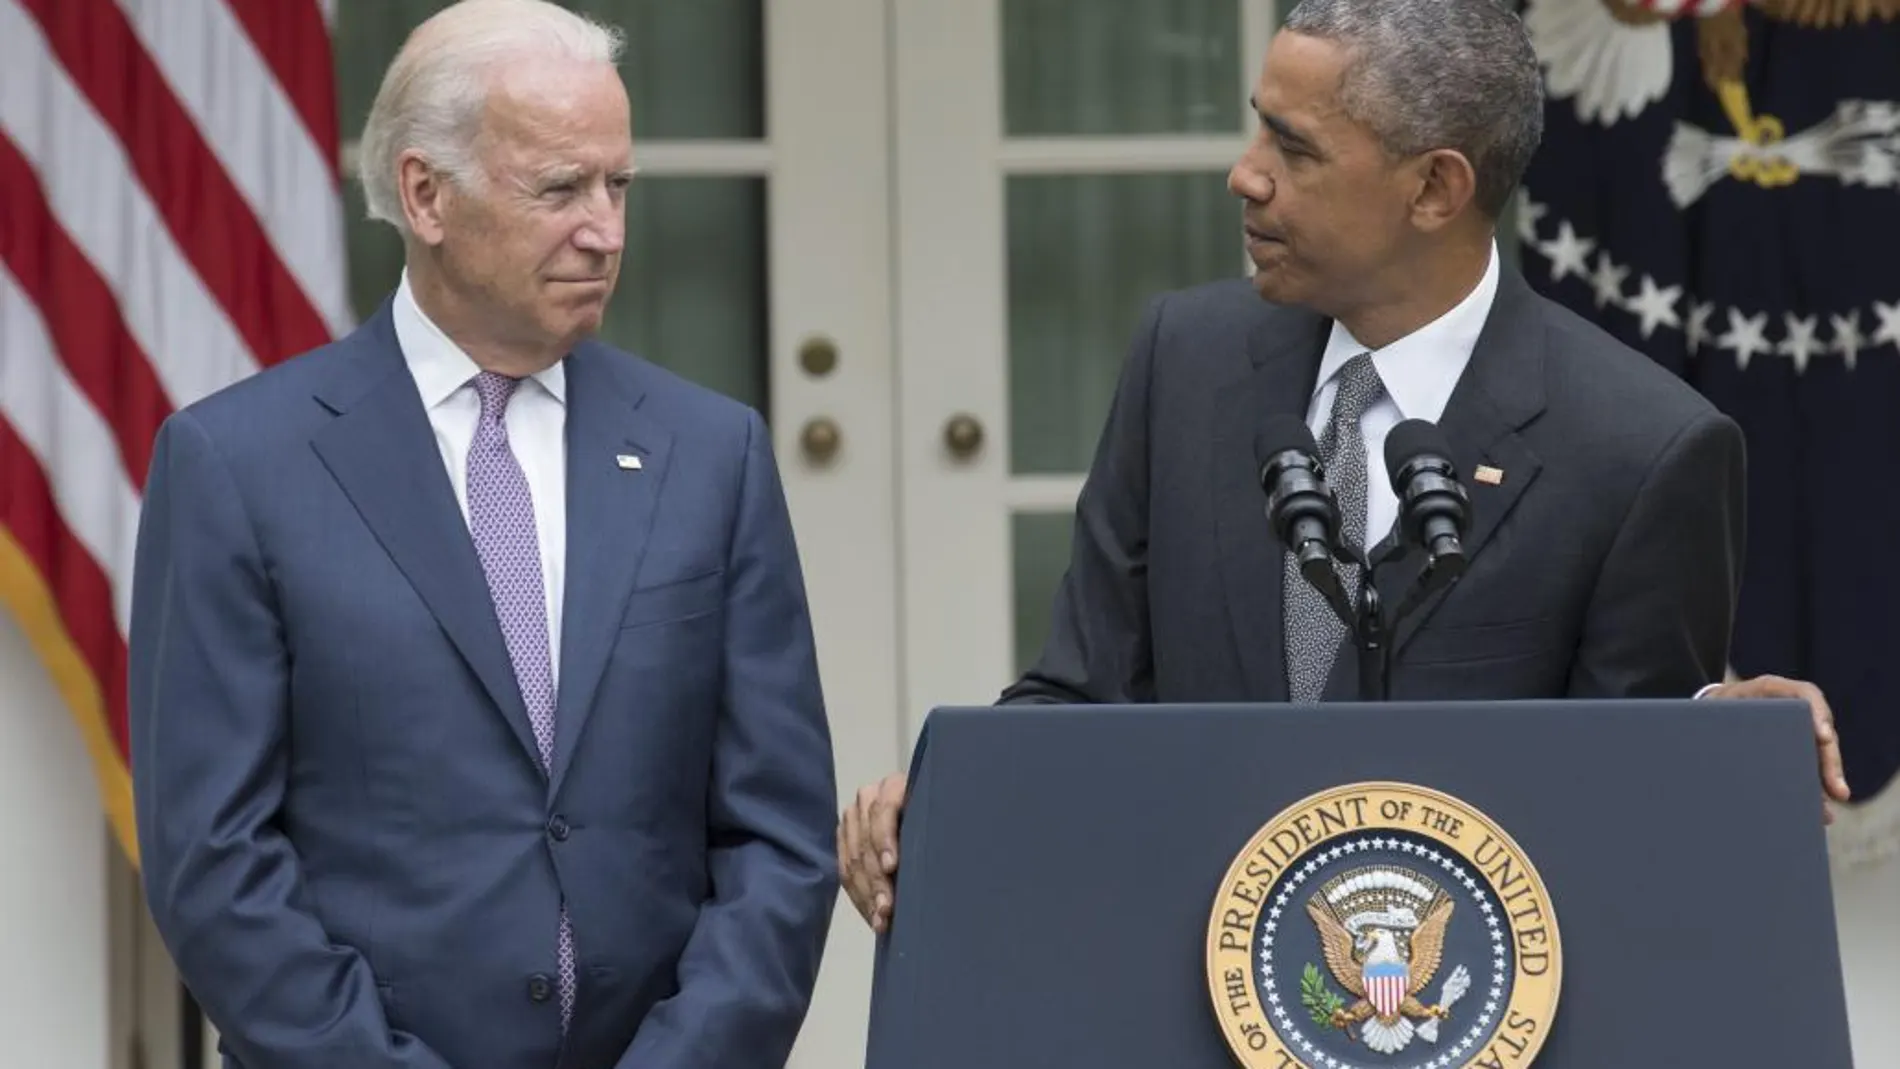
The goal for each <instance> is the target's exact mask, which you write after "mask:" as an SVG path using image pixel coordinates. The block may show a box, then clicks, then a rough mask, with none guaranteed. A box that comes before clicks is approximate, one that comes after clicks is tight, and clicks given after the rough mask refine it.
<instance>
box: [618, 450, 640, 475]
mask: <svg viewBox="0 0 1900 1069" xmlns="http://www.w3.org/2000/svg"><path fill="white" fill-rule="evenodd" d="M614 463H615V464H618V465H620V470H621V471H639V470H640V458H639V457H636V456H634V455H633V454H631V453H621V454H620V455H618V456H616V457H614Z"/></svg>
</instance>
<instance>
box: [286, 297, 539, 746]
mask: <svg viewBox="0 0 1900 1069" xmlns="http://www.w3.org/2000/svg"><path fill="white" fill-rule="evenodd" d="M360 336H361V337H362V339H363V344H362V347H361V349H360V351H359V355H358V357H357V359H356V360H355V361H354V362H353V363H352V364H350V365H348V366H347V369H346V370H345V371H344V372H343V373H342V374H340V375H339V376H338V378H337V379H336V380H335V381H333V382H332V383H330V384H328V385H326V387H325V388H324V389H323V390H322V391H320V392H319V393H318V395H317V400H318V401H319V402H320V403H321V404H323V405H324V406H325V407H326V408H328V409H329V410H330V411H331V412H333V413H335V414H336V419H335V420H333V421H332V422H331V423H330V424H329V425H328V426H326V427H324V428H323V429H322V430H321V431H319V432H318V433H317V435H316V436H315V437H314V438H313V440H312V443H311V444H312V446H313V447H314V448H315V450H316V452H317V455H318V457H320V458H321V459H322V461H323V463H324V465H325V466H326V467H327V468H329V470H330V474H331V476H332V477H334V478H335V479H336V481H337V483H338V485H340V486H341V487H342V488H343V492H344V494H346V495H347V496H348V497H349V499H350V502H351V503H352V504H354V505H355V506H356V510H357V512H358V513H359V514H361V516H362V517H363V522H364V523H365V524H367V525H368V526H369V529H370V531H371V532H372V533H374V534H375V536H376V539H377V540H378V541H379V542H380V543H381V544H382V546H383V549H384V550H385V551H386V552H387V553H388V554H389V556H390V558H391V559H392V560H394V561H395V563H396V567H397V568H399V569H401V570H402V573H403V575H404V576H406V577H407V578H408V580H409V583H410V585H411V586H413V587H414V588H415V590H416V593H417V594H418V595H420V596H421V598H422V601H423V603H424V604H425V605H427V606H428V608H429V611H430V612H431V613H433V614H434V615H435V618H436V620H437V621H438V622H439V623H440V624H441V625H442V630H443V631H444V632H445V633H446V634H447V635H448V637H449V641H450V642H452V643H454V645H455V648H456V650H457V651H459V652H460V653H461V655H462V659H463V660H464V661H465V662H467V664H468V666H469V669H470V670H471V671H472V672H474V674H475V677H476V678H477V679H479V680H480V681H481V684H482V689H484V690H486V691H487V692H488V696H489V698H490V699H491V700H493V701H494V703H495V705H496V707H498V708H499V709H500V710H501V713H502V715H503V716H504V717H505V718H506V719H507V721H508V725H509V726H510V727H511V728H513V729H514V733H515V738H516V739H517V740H519V741H520V743H521V747H522V751H523V752H524V753H525V754H526V755H527V756H528V757H529V758H530V759H531V763H532V764H533V765H534V766H535V767H536V768H539V767H540V765H541V760H540V749H539V748H538V747H537V746H536V745H535V741H534V730H533V728H532V727H531V726H530V725H529V723H528V710H527V706H526V705H525V704H524V703H523V701H522V698H521V689H520V687H518V686H517V685H516V684H515V676H514V671H513V669H512V667H511V664H510V662H509V659H508V648H507V646H506V645H505V644H504V643H503V641H502V637H501V625H500V624H499V622H497V620H496V618H495V606H494V602H493V600H492V599H491V598H490V596H489V593H488V581H487V579H486V577H485V576H484V575H483V574H482V566H481V561H480V559H479V558H478V557H476V555H475V544H474V542H473V540H471V539H470V538H469V533H468V525H467V523H466V521H464V520H463V518H462V511H461V507H460V506H459V505H457V504H456V501H455V490H454V487H453V486H451V485H450V483H449V479H448V474H447V473H446V472H445V471H444V470H443V468H442V455H441V452H440V450H439V449H438V448H437V446H436V442H435V433H434V431H433V430H432V429H431V427H430V424H429V416H428V413H427V412H426V411H425V410H424V409H423V407H422V398H421V396H420V395H419V394H418V393H417V392H416V385H415V380H414V379H412V378H411V377H410V375H409V373H408V368H407V367H406V365H405V364H404V363H403V356H402V350H401V348H400V347H398V345H397V343H396V335H395V330H394V327H393V325H392V322H391V319H390V313H389V305H388V304H387V303H385V304H384V306H383V308H382V310H381V311H379V312H378V313H377V314H376V316H375V318H373V319H372V320H371V321H370V322H369V323H367V324H365V326H364V331H363V334H362V335H360Z"/></svg>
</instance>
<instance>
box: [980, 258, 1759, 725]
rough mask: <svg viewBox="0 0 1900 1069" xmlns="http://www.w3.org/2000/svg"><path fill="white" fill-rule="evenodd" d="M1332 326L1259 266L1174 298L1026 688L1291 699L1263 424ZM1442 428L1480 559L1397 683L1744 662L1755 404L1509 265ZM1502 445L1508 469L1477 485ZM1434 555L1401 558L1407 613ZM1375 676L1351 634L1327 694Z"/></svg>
mask: <svg viewBox="0 0 1900 1069" xmlns="http://www.w3.org/2000/svg"><path fill="white" fill-rule="evenodd" d="M1330 329H1331V322H1330V321H1329V320H1327V319H1325V318H1323V317H1320V316H1318V315H1315V314H1313V313H1311V312H1307V311H1304V310H1300V309H1294V308H1288V307H1281V306H1276V305H1273V304H1269V303H1267V302H1266V301H1264V300H1262V299H1261V298H1260V297H1259V295H1258V294H1256V293H1255V292H1254V290H1253V289H1252V287H1251V284H1250V283H1249V282H1247V281H1245V280H1236V281H1231V282H1222V283H1217V284H1213V285H1209V286H1204V287H1200V288H1198V289H1193V290H1188V291H1185V292H1181V293H1176V294H1172V295H1169V296H1166V297H1164V298H1161V299H1159V300H1157V301H1156V302H1155V303H1154V304H1153V305H1151V306H1150V308H1149V309H1148V312H1147V315H1146V317H1145V319H1144V321H1143V323H1142V326H1141V328H1140V330H1139V332H1138V334H1137V337H1136V340H1135V343H1134V345H1133V347H1132V350H1131V352H1130V354H1129V357H1128V359H1127V363H1126V366H1125V368H1124V370H1123V374H1122V379H1121V382H1120V385H1119V387H1118V390H1117V393H1116V397H1115V401H1114V404H1113V406H1112V408H1111V410H1110V413H1109V417H1108V422H1107V426H1106V428H1105V430H1104V432H1103V435H1102V438H1101V443H1100V445H1099V447H1098V449H1097V452H1096V455H1095V459H1094V463H1093V465H1092V467H1091V469H1090V471H1089V474H1088V479H1087V482H1086V484H1085V486H1084V488H1083V491H1082V495H1081V498H1080V501H1079V502H1078V505H1077V512H1076V524H1075V535H1074V543H1073V551H1072V559H1071V563H1070V566H1069V570H1068V572H1067V574H1066V575H1065V576H1064V578H1063V580H1062V583H1061V586H1060V589H1059V591H1058V593H1057V596H1056V605H1055V613H1054V621H1053V625H1052V628H1051V633H1050V635H1049V639H1048V642H1047V645H1046V646H1045V647H1044V649H1043V652H1042V656H1041V658H1040V660H1039V661H1038V662H1037V663H1036V665H1035V666H1034V667H1033V668H1032V669H1031V670H1030V671H1029V672H1028V673H1027V674H1026V675H1025V676H1024V677H1023V679H1021V680H1020V681H1018V682H1017V683H1016V684H1015V685H1013V686H1011V687H1010V688H1009V689H1008V690H1006V691H1005V692H1004V694H1003V700H1004V701H1045V702H1107V703H1131V702H1154V701H1161V702H1219V701H1246V702H1262V701H1264V702H1275V701H1285V700H1286V699H1287V681H1286V666H1285V655H1284V652H1283V648H1284V643H1283V635H1282V630H1283V627H1282V608H1281V596H1282V589H1281V588H1282V581H1281V576H1282V561H1283V557H1284V553H1285V549H1284V547H1283V546H1282V545H1281V543H1280V542H1279V541H1278V540H1277V539H1276V538H1275V536H1274V533H1273V530H1272V528H1271V526H1270V525H1269V524H1268V521H1267V519H1266V514H1265V506H1266V496H1265V494H1264V492H1263V491H1262V490H1261V488H1260V486H1259V483H1258V481H1257V478H1256V473H1257V471H1258V466H1257V464H1256V462H1255V459H1254V454H1253V434H1254V429H1255V428H1256V427H1257V426H1258V425H1259V423H1260V421H1261V420H1262V419H1263V418H1265V417H1266V416H1268V415H1269V414H1271V413H1276V412H1280V413H1291V414H1294V415H1298V416H1302V417H1303V416H1304V414H1305V412H1306V409H1307V406H1308V404H1309V402H1310V400H1311V398H1312V395H1313V390H1314V386H1315V383H1314V380H1315V378H1316V377H1317V374H1318V370H1319V362H1320V355H1321V352H1322V350H1323V348H1324V346H1325V343H1326V338H1327V335H1328V333H1329V331H1330ZM1439 426H1440V428H1441V429H1442V430H1443V431H1444V433H1445V436H1446V438H1447V439H1448V440H1449V442H1450V444H1451V448H1452V453H1453V457H1452V459H1453V460H1454V461H1455V462H1456V464H1457V467H1458V472H1459V475H1460V477H1461V478H1462V480H1463V481H1464V483H1465V485H1466V487H1467V490H1468V491H1469V493H1470V496H1471V510H1472V515H1473V519H1472V525H1471V531H1470V534H1469V536H1468V537H1467V538H1466V539H1465V543H1464V544H1465V548H1466V552H1467V553H1468V554H1469V555H1470V567H1469V570H1468V571H1467V572H1466V574H1465V575H1464V577H1463V578H1462V580H1461V581H1459V582H1458V583H1457V584H1456V585H1454V586H1452V587H1451V588H1450V589H1449V590H1447V591H1445V592H1441V593H1440V594H1437V595H1435V596H1434V597H1433V598H1432V599H1431V600H1430V601H1428V602H1426V603H1425V604H1424V606H1423V607H1422V608H1421V609H1420V611H1418V612H1417V613H1415V614H1413V615H1412V616H1411V617H1409V618H1408V619H1407V621H1406V622H1405V623H1404V624H1403V625H1402V626H1401V627H1400V628H1399V629H1398V631H1397V632H1396V634H1395V635H1394V636H1393V665H1392V675H1391V691H1390V696H1391V697H1392V698H1393V699H1395V700H1445V699H1453V700H1456V699H1479V700H1488V699H1535V698H1560V697H1565V696H1577V697H1611V698H1614V697H1688V696H1690V695H1692V694H1693V693H1695V691H1696V690H1697V688H1699V687H1701V686H1702V685H1703V684H1705V683H1710V682H1714V681H1716V680H1719V679H1721V678H1722V672H1723V667H1724V665H1725V663H1726V659H1727V652H1728V641H1729V627H1730V623H1731V620H1732V618H1733V616H1734V612H1735V604H1736V599H1737V596H1738V588H1739V585H1740V578H1741V563H1742V538H1743V519H1744V511H1743V451H1744V450H1743V439H1742V433H1741V430H1740V428H1739V427H1738V426H1737V425H1736V424H1735V422H1734V421H1732V420H1730V419H1728V418H1727V417H1725V416H1723V415H1722V414H1720V413H1719V412H1717V411H1716V410H1715V409H1714V408H1713V407H1712V406H1711V405H1710V404H1709V403H1708V402H1707V401H1706V400H1704V399H1703V398H1702V397H1701V396H1699V395H1698V394H1696V393H1695V392H1694V391H1693V390H1692V389H1691V388H1690V387H1688V386H1687V385H1685V384H1684V383H1683V382H1682V381H1681V380H1679V379H1678V378H1676V377H1674V376H1672V375H1670V374H1669V373H1667V372H1666V371H1664V370H1662V369H1661V368H1659V367H1658V366H1656V365H1655V364H1654V363H1652V362H1651V361H1649V360H1647V359H1646V358H1644V357H1643V356H1642V355H1641V354H1639V353H1636V352H1635V351H1633V350H1631V349H1629V348H1628V347H1627V346H1624V345H1622V344H1620V343H1618V342H1616V341H1614V340H1613V339H1611V338H1610V337H1609V336H1607V335H1606V334H1604V333H1603V332H1601V331H1599V330H1598V329H1596V328H1595V327H1593V326H1591V325H1590V324H1589V323H1587V322H1586V321H1584V320H1582V319H1581V318H1579V317H1577V316H1576V315H1574V314H1572V313H1570V312H1569V311H1567V310H1565V309H1563V308H1561V307H1559V306H1558V305H1556V304H1554V303H1552V302H1551V301H1548V300H1546V299H1544V298H1543V297H1541V296H1539V295H1537V294H1536V293H1535V292H1533V291H1532V290H1531V289H1530V287H1529V286H1528V285H1527V284H1526V283H1525V282H1524V280H1523V279H1522V277H1521V276H1519V275H1518V274H1517V273H1516V272H1515V271H1513V270H1511V269H1509V268H1508V267H1507V268H1505V269H1504V270H1503V272H1502V276H1501V278H1500V281H1499V286H1498V292H1497V297H1496V300H1495V302H1494V304H1493V305H1492V310H1491V313H1490V316H1489V318H1488V319H1487V321H1486V323H1485V326H1484V330H1483V333H1482V334H1481V335H1480V336H1479V338H1478V342H1477V345H1476V347H1475V349H1474V350H1473V352H1472V356H1471V361H1470V364H1469V365H1468V366H1467V368H1466V370H1465V373H1464V375H1463V377H1462V378H1461V379H1460V380H1459V382H1458V385H1457V388H1456V390H1455V391H1454V392H1453V394H1452V396H1451V400H1450V403H1449V404H1448V405H1447V406H1446V409H1445V414H1444V417H1443V418H1442V420H1440V422H1439ZM1369 459H1370V460H1371V467H1372V471H1373V473H1374V474H1373V477H1374V478H1380V477H1383V471H1384V462H1383V458H1380V457H1372V458H1369ZM1481 463H1482V464H1488V465H1491V466H1493V467H1496V468H1500V469H1502V470H1503V472H1504V477H1503V480H1502V481H1501V483H1500V484H1499V485H1495V486H1492V485H1486V484H1482V483H1477V482H1474V481H1473V480H1472V477H1471V476H1472V472H1473V470H1474V468H1475V467H1476V466H1477V465H1478V464H1481ZM1409 559H1410V561H1411V562H1412V563H1411V566H1410V567H1406V568H1397V569H1389V570H1388V571H1386V572H1382V573H1381V576H1380V581H1379V584H1378V586H1379V589H1380V593H1381V594H1383V595H1384V596H1385V599H1386V603H1387V604H1388V605H1392V604H1395V603H1396V602H1397V601H1398V600H1399V599H1400V597H1401V596H1402V594H1403V592H1404V590H1405V588H1406V587H1407V586H1409V584H1410V582H1411V577H1412V575H1413V574H1415V571H1416V568H1417V565H1418V562H1419V554H1417V553H1416V552H1415V553H1413V554H1412V555H1411V557H1410V558H1409ZM1357 694H1358V657H1357V654H1356V651H1355V650H1354V649H1353V645H1352V643H1351V641H1350V640H1348V641H1347V642H1345V643H1344V644H1343V645H1342V648H1341V651H1340V653H1339V655H1338V656H1337V657H1336V658H1335V660H1334V663H1333V672H1332V675H1331V677H1330V681H1329V683H1328V685H1327V689H1326V692H1325V694H1324V696H1323V697H1324V700H1328V701H1336V700H1350V699H1352V698H1354V697H1355V696H1356V695H1357Z"/></svg>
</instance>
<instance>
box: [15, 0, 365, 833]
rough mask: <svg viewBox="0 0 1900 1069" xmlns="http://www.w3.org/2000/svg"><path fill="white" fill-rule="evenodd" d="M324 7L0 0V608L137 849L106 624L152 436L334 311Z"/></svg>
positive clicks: (122, 655)
mask: <svg viewBox="0 0 1900 1069" xmlns="http://www.w3.org/2000/svg"><path fill="white" fill-rule="evenodd" d="M333 6H334V0H0V604H4V605H5V607H6V608H7V609H8V610H10V611H11V612H12V613H13V614H14V615H15V616H16V617H17V618H18V619H19V621H20V623H21V625H22V627H23V629H24V631H25V633H26V635H27V638H28V641H29V642H30V643H31V644H32V646H33V648H34V650H35V652H36V653H37V654H38V656H39V657H40V658H41V659H43V660H44V661H45V663H46V666H47V669H48V671H49V673H50V674H51V676H52V678H53V680H54V682H55V683H56V685H57V687H58V689H59V692H60V694H61V696H62V697H63V699H64V701H65V703H66V704H67V706H68V712H69V713H70V714H71V715H72V716H73V717H75V718H76V719H77V721H78V723H79V725H80V729H81V733H82V735H83V736H84V738H85V739H86V743H87V746H88V748H89V749H90V751H91V756H92V759H93V763H94V766H95V767H96V769H97V771H98V776H99V787H100V792H101V795H102V798H103V801H104V807H105V810H106V812H107V813H108V815H109V816H110V817H111V819H112V823H113V827H114V829H115V831H116V832H117V834H118V836H119V839H120V842H121V843H122V844H123V846H124V847H125V849H126V852H127V854H128V856H130V857H131V858H132V859H133V860H134V862H136V860H137V857H138V845H137V842H136V836H135V834H134V831H133V826H132V792H131V778H130V774H129V763H128V759H127V752H128V751H127V745H126V706H125V689H126V688H125V674H126V638H125V636H126V625H127V617H128V610H129V608H130V597H131V589H132V575H131V569H132V556H133V548H134V546H133V543H134V536H135V533H136V531H137V529H138V510H139V501H140V494H141V492H142V490H143V488H144V485H145V477H146V468H147V465H148V464H149V462H150V459H151V447H152V441H153V437H154V435H155V434H156V433H157V431H158V426H159V424H160V423H161V422H162V421H163V420H164V419H165V417H166V416H167V415H169V414H170V413H171V412H172V411H173V410H175V409H177V408H179V407H182V406H184V405H187V404H190V403H191V402H193V401H195V400H197V399H198V398H200V397H202V396H204V395H205V394H206V393H209V392H211V391H212V390H215V389H217V388H219V387H221V386H224V385H226V384H228V383H231V382H233V381H235V380H237V379H239V378H242V377H243V376H245V375H248V374H250V373H252V372H255V371H256V370H258V369H259V368H261V367H265V366H268V365H270V364H274V363H276V362H278V361H280V360H283V359H285V358H287V357H289V356H292V355H295V354H296V353H298V352H301V351H303V350H305V349H309V348H311V347H313V346H316V345H320V344H322V343H324V342H325V341H328V340H330V339H332V338H333V337H336V336H338V335H339V334H340V333H342V332H343V331H345V330H347V329H348V328H349V326H350V313H349V306H348V299H347V287H346V282H345V269H344V255H343V221H342V200H341V195H340V189H339V181H340V177H339V174H338V166H337V160H338V152H337V137H338V132H337V119H336V94H335V85H334V76H333V73H332V71H333V68H332V65H331V55H330V33H329V23H330V19H331V17H332V16H333ZM0 745H4V742H3V741H0Z"/></svg>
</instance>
